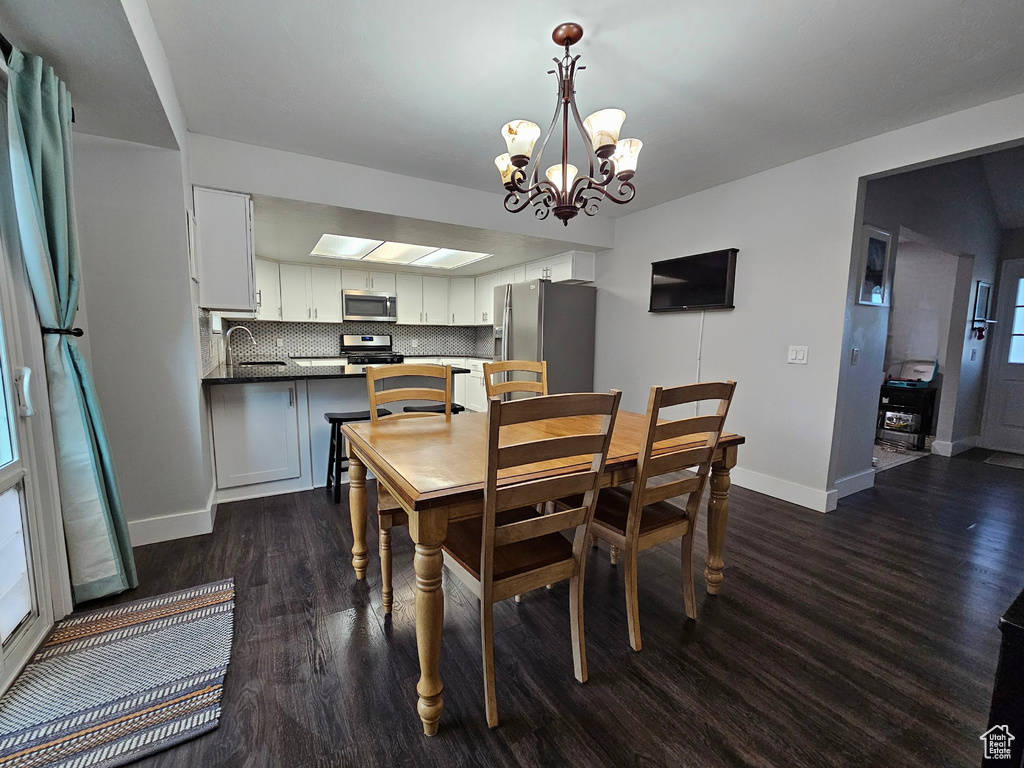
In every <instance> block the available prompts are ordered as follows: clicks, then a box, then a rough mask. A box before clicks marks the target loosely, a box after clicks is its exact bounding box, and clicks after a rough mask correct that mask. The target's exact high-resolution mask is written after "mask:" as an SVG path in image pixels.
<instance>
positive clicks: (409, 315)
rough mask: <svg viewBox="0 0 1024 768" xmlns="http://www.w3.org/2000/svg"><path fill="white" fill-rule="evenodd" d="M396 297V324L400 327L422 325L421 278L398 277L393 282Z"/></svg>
mask: <svg viewBox="0 0 1024 768" xmlns="http://www.w3.org/2000/svg"><path fill="white" fill-rule="evenodd" d="M395 294H396V295H397V296H398V322H399V324H401V325H421V324H422V323H423V278H422V277H420V276H419V275H401V274H400V275H398V278H397V280H396V281H395Z"/></svg>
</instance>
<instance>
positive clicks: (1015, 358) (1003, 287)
mask: <svg viewBox="0 0 1024 768" xmlns="http://www.w3.org/2000/svg"><path fill="white" fill-rule="evenodd" d="M997 289H998V294H997V299H996V325H995V329H994V330H993V331H991V333H992V342H993V356H992V359H991V361H990V364H989V366H990V367H989V380H988V396H987V399H986V403H985V416H984V420H983V422H982V440H983V444H984V446H985V447H986V448H991V449H993V450H997V451H1004V452H1007V453H1015V454H1024V259H1012V260H1009V261H1004V262H1003V265H1002V269H1001V270H1000V274H999V283H998V286H997ZM990 327H991V326H990Z"/></svg>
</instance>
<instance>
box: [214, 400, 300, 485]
mask: <svg viewBox="0 0 1024 768" xmlns="http://www.w3.org/2000/svg"><path fill="white" fill-rule="evenodd" d="M296 386H297V383H296V382H294V381H271V382H260V383H247V384H224V385H219V386H216V387H211V388H210V410H211V413H212V416H213V440H214V459H215V461H216V465H217V487H218V488H234V487H236V486H240V485H253V484H255V483H266V482H272V481H276V480H286V479H289V478H295V477H299V476H300V475H301V467H300V461H299V449H300V441H299V408H298V400H297V396H296Z"/></svg>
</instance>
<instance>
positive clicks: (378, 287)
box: [341, 269, 395, 293]
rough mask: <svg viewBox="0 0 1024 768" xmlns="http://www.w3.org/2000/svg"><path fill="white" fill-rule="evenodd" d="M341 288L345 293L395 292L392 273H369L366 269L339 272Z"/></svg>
mask: <svg viewBox="0 0 1024 768" xmlns="http://www.w3.org/2000/svg"><path fill="white" fill-rule="evenodd" d="M341 287H342V288H343V289H344V290H346V291H374V292H376V293H394V292H395V273H394V272H370V271H369V270H366V269H343V270H341Z"/></svg>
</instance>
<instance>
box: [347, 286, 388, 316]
mask: <svg viewBox="0 0 1024 768" xmlns="http://www.w3.org/2000/svg"><path fill="white" fill-rule="evenodd" d="M397 305H398V297H397V296H395V294H393V293H378V292H376V291H342V292H341V314H342V319H343V320H346V321H348V320H364V321H371V320H372V321H374V322H378V323H397V322H398V307H397Z"/></svg>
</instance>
